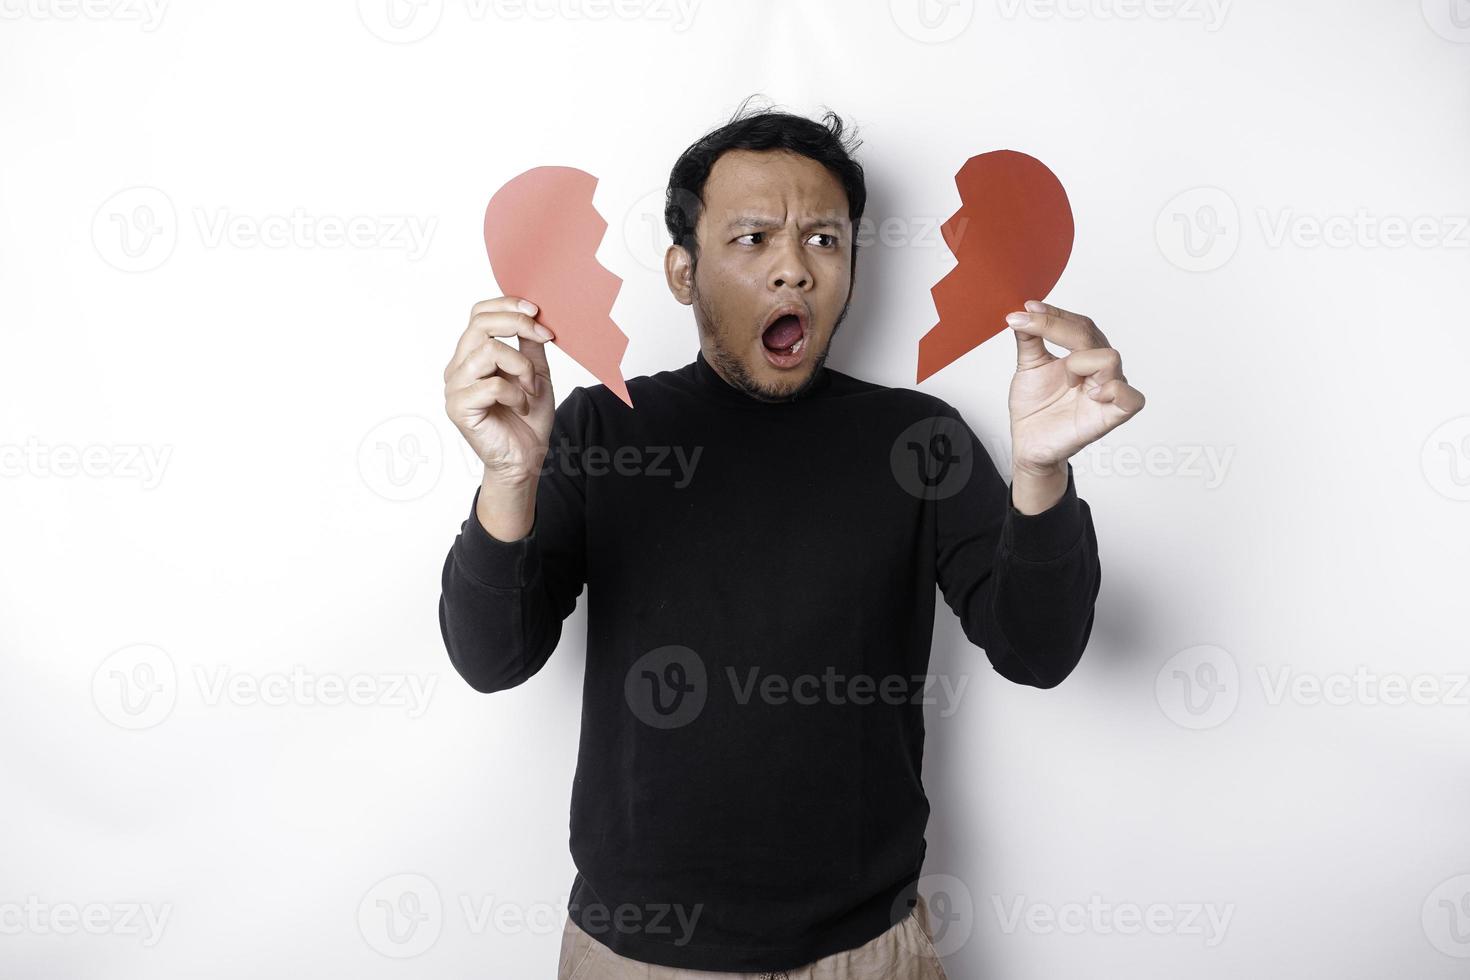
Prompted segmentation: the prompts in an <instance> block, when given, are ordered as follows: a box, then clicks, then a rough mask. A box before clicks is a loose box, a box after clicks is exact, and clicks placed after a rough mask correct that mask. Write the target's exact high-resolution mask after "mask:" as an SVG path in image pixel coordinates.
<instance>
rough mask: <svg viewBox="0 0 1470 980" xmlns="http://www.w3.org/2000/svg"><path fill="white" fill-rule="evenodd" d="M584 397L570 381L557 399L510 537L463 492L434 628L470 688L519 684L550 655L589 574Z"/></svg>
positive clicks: (497, 688) (493, 688) (486, 689)
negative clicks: (518, 529) (538, 465)
mask: <svg viewBox="0 0 1470 980" xmlns="http://www.w3.org/2000/svg"><path fill="white" fill-rule="evenodd" d="M589 409H590V404H589V403H588V399H587V396H586V391H585V390H584V389H582V388H580V387H579V388H575V389H573V390H572V393H571V394H570V395H568V396H567V397H566V398H565V399H564V400H563V401H562V403H561V405H559V406H557V409H556V416H555V420H554V421H553V423H552V431H551V437H550V440H549V445H548V451H547V455H546V460H545V462H544V463H543V465H542V469H541V475H540V477H539V479H538V482H537V485H536V513H535V516H534V518H533V520H532V523H531V529H530V530H529V531H528V532H527V533H526V535H525V537H523V538H520V539H519V540H516V541H501V540H500V539H498V538H495V537H493V536H492V535H491V534H490V533H489V532H488V531H486V530H485V527H484V525H482V524H481V523H480V518H479V516H478V515H476V513H475V505H476V504H477V503H478V502H479V499H480V489H479V487H476V488H475V494H474V497H473V498H472V499H471V501H470V514H469V518H468V519H467V520H466V521H464V522H463V523H462V524H461V525H460V531H459V535H458V537H456V538H455V540H454V544H453V545H452V546H451V547H450V549H449V555H448V556H447V557H446V558H445V561H444V571H443V575H442V577H441V591H440V595H439V632H440V634H441V635H442V636H443V638H444V646H445V648H446V649H447V650H448V651H449V660H450V662H451V663H452V664H453V665H454V668H455V670H457V671H459V674H460V676H461V677H463V678H464V679H465V681H467V682H468V683H469V685H470V686H471V687H473V688H474V689H475V690H477V691H481V692H484V693H490V692H492V691H503V690H505V689H507V688H511V687H515V686H516V685H518V684H522V683H524V682H525V681H526V680H528V679H529V678H531V677H532V676H534V675H535V674H536V672H537V671H539V670H540V669H541V668H542V667H543V666H544V665H545V664H546V661H547V660H548V659H549V658H550V656H551V653H552V651H553V650H555V649H556V645H557V642H558V641H559V640H560V639H561V625H562V621H563V620H564V619H566V617H567V616H569V615H570V614H571V612H572V610H573V609H574V608H575V607H576V604H577V597H578V596H579V595H581V593H582V587H583V585H584V584H585V581H586V559H585V555H586V550H585V540H586V524H585V521H586V506H585V504H586V485H585V482H584V481H585V477H584V476H583V474H582V473H581V468H580V467H577V466H573V465H570V464H569V463H568V460H572V459H577V458H580V457H579V456H577V455H574V454H573V452H574V447H575V448H576V449H577V451H579V449H580V447H581V445H582V440H583V439H584V438H585V434H586V432H587V426H586V421H587V411H588V410H589Z"/></svg>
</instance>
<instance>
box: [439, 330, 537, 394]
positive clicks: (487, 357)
mask: <svg viewBox="0 0 1470 980" xmlns="http://www.w3.org/2000/svg"><path fill="white" fill-rule="evenodd" d="M527 346H531V345H527ZM497 373H498V374H502V375H507V376H512V377H515V378H516V379H517V380H519V381H520V384H521V387H522V388H524V389H525V391H526V394H528V395H535V394H536V366H535V365H534V364H532V363H531V359H530V358H529V357H527V356H526V355H525V354H524V353H522V352H521V351H518V350H516V349H515V348H514V347H512V346H510V345H509V344H507V343H506V342H505V341H503V340H500V339H498V338H497V339H494V340H487V341H486V342H485V343H483V344H481V345H480V346H479V347H477V348H475V349H474V350H473V351H470V355H469V356H468V357H466V358H465V359H464V361H462V362H461V363H460V365H459V366H458V367H457V368H455V369H454V371H453V372H452V373H451V375H450V377H449V378H448V379H446V381H445V384H446V385H447V386H448V387H450V388H463V387H464V386H465V385H468V384H473V383H474V382H476V381H478V380H480V379H481V378H487V377H490V376H491V375H494V374H497Z"/></svg>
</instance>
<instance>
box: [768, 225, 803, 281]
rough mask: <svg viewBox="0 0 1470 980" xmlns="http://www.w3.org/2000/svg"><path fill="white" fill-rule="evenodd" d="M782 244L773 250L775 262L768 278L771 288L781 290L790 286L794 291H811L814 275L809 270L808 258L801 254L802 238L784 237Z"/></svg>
mask: <svg viewBox="0 0 1470 980" xmlns="http://www.w3.org/2000/svg"><path fill="white" fill-rule="evenodd" d="M780 242H781V244H780V245H778V246H777V247H776V248H774V249H772V251H771V254H772V255H773V256H774V260H773V262H772V263H771V272H770V275H769V277H768V280H769V284H770V287H771V288H772V289H779V288H781V287H783V286H790V287H792V288H794V289H809V288H811V284H812V273H811V270H810V269H808V268H807V265H806V261H805V259H806V257H805V256H804V255H803V254H802V252H801V236H800V235H797V236H795V237H792V236H790V235H783V236H782V237H781V239H780Z"/></svg>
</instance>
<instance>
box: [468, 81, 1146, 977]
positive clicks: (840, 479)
mask: <svg viewBox="0 0 1470 980" xmlns="http://www.w3.org/2000/svg"><path fill="white" fill-rule="evenodd" d="M851 149H852V147H849V146H848V141H844V139H843V124H842V121H841V120H840V119H839V118H837V117H836V116H835V115H834V114H832V113H828V114H827V116H826V117H824V121H823V123H817V122H815V121H812V120H809V119H803V118H801V117H799V116H794V115H789V114H786V113H781V112H770V111H766V112H759V113H755V114H747V113H745V112H744V107H742V109H741V111H739V112H737V113H736V115H735V117H734V118H733V119H732V120H731V122H729V123H728V124H727V125H725V126H723V127H721V128H719V129H717V130H715V131H714V132H712V133H710V134H708V135H707V136H705V137H703V138H702V139H701V140H699V141H697V142H696V143H695V144H694V145H692V146H691V147H690V148H689V149H688V150H686V151H685V153H684V154H683V155H682V156H681V157H680V159H679V161H678V163H677V164H676V165H675V167H674V169H673V172H672V174H671V176H670V182H669V198H668V202H669V203H668V208H667V211H666V215H665V217H666V223H667V224H668V227H669V232H670V234H671V236H672V239H673V244H672V245H671V246H670V247H669V249H668V252H667V255H666V258H665V273H666V278H667V281H668V285H669V289H670V291H671V292H672V293H673V294H674V297H675V298H676V299H678V301H679V302H680V303H683V304H685V305H688V306H692V307H693V309H694V319H695V323H696V326H697V327H698V331H699V351H698V353H697V355H696V357H695V359H694V361H693V362H691V363H689V364H686V365H685V366H684V367H682V368H679V369H677V370H672V371H662V372H659V373H657V374H654V375H652V376H641V377H637V378H634V379H631V380H630V381H629V382H628V388H629V391H630V393H631V395H632V399H633V404H634V406H636V407H635V408H633V409H629V408H628V407H627V406H626V405H624V404H623V403H622V402H621V401H620V400H619V399H618V398H617V397H616V396H614V395H613V394H612V393H611V392H609V391H608V390H607V388H606V387H605V386H603V385H597V386H595V387H588V388H580V387H579V388H576V389H574V390H573V391H572V393H571V394H570V395H569V396H568V397H567V398H566V400H565V401H563V402H562V404H561V405H560V406H557V405H556V403H555V401H554V398H553V394H552V387H551V377H550V373H549V371H548V368H547V360H546V354H545V351H544V348H543V344H544V342H545V341H546V340H547V339H550V331H548V330H547V329H546V328H545V327H544V326H543V325H541V324H538V323H537V322H536V320H535V319H534V317H535V314H536V308H535V306H534V305H533V304H531V303H528V302H526V301H525V299H524V298H521V297H500V298H497V299H492V300H487V301H485V302H482V303H478V304H476V305H475V307H474V308H473V310H472V313H471V317H470V323H469V326H468V328H467V329H466V331H465V333H464V335H463V336H462V337H461V338H460V341H459V344H458V348H457V349H456V351H455V354H454V357H453V358H452V360H451V361H450V363H449V365H448V367H447V368H446V369H445V372H444V378H445V400H446V409H447V411H448V413H449V416H450V417H451V418H452V419H453V420H454V422H455V424H456V426H458V428H459V429H460V431H461V432H462V433H463V435H464V437H465V438H466V439H467V440H468V441H469V443H470V445H471V446H472V447H474V449H475V451H476V453H477V454H478V456H479V457H480V458H481V459H482V460H483V461H484V464H485V469H484V477H483V479H482V481H481V484H480V487H479V489H478V490H477V491H476V495H475V500H474V503H473V505H472V512H471V514H470V516H469V519H468V520H466V521H465V522H464V524H463V525H462V528H461V532H460V534H459V536H458V538H457V539H456V540H455V542H454V545H453V547H452V548H451V550H450V553H449V555H448V558H447V560H446V562H445V566H444V574H443V593H442V596H441V600H440V606H439V613H440V626H441V630H442V632H443V636H444V641H445V644H446V646H447V648H448V651H449V656H450V659H451V661H452V662H453V664H454V666H455V668H456V669H457V670H458V671H459V672H460V674H461V675H462V676H463V677H464V678H465V680H466V681H468V682H469V683H470V685H471V686H473V687H474V688H475V689H477V690H479V691H485V692H491V691H502V690H505V689H507V688H511V687H514V686H516V685H517V684H520V683H522V682H524V681H525V680H527V679H528V678H530V677H531V676H532V675H534V674H535V673H536V672H537V671H538V670H539V669H540V668H541V666H542V665H543V664H544V663H545V662H546V660H547V658H548V657H549V656H550V655H551V652H552V651H553V650H554V649H555V647H556V645H557V642H558V640H559V638H560V635H561V624H562V621H563V619H564V618H565V617H566V616H567V615H568V614H570V613H571V611H572V609H573V608H574V607H575V604H576V599H577V596H579V595H580V594H581V591H582V588H583V586H584V585H585V586H586V587H587V591H588V598H587V602H588V610H587V663H586V676H585V682H584V687H583V708H582V729H581V742H580V749H579V755H578V762H577V773H576V779H575V783H574V786H573V792H572V813H571V851H572V856H573V858H574V861H575V863H576V866H577V872H578V873H577V876H576V879H575V881H574V883H573V886H572V891H571V898H570V902H569V913H570V914H569V917H568V920H567V923H566V930H565V933H564V935H563V942H562V953H561V967H560V972H559V977H560V978H561V980H567V978H569V977H576V978H578V980H581V978H592V977H596V978H605V977H614V978H616V977H635V976H636V977H650V978H673V977H676V976H677V977H684V976H706V975H710V974H711V973H713V974H714V975H721V976H732V975H733V976H752V977H753V976H757V975H762V976H773V977H774V976H790V977H806V978H813V980H815V978H819V977H831V978H837V977H849V978H859V977H861V978H868V977H873V978H876V977H884V978H887V980H893V978H899V980H902V978H920V977H924V978H930V977H943V976H944V972H943V968H942V966H941V965H940V962H939V958H938V956H937V955H936V953H935V948H934V945H933V943H932V942H931V941H930V935H929V924H928V921H927V918H926V916H925V912H924V908H923V902H922V898H921V897H920V896H919V895H918V894H917V880H918V878H919V875H920V872H921V868H922V864H923V859H924V851H925V846H926V845H925V841H924V828H925V825H926V822H927V819H928V814H929V806H928V802H927V800H926V798H925V795H924V790H923V786H922V784H921V781H920V767H921V763H922V757H923V738H924V731H923V706H922V705H923V701H924V699H926V698H927V697H930V696H932V693H933V692H932V690H930V689H929V685H927V684H926V683H925V677H924V675H925V673H926V671H927V666H928V659H929V649H930V642H931V638H932V631H933V620H934V605H935V603H934V595H935V587H936V585H937V586H938V587H939V589H940V591H941V592H942V593H943V595H944V598H945V600H946V602H947V603H948V605H949V606H950V607H951V608H952V609H953V610H954V611H955V612H956V613H957V614H958V615H959V617H960V620H961V623H962V625H963V628H964V630H965V633H966V635H967V636H968V637H969V639H970V640H971V641H972V642H973V643H975V644H976V645H977V646H979V647H982V648H983V649H984V651H985V654H986V656H987V657H988V659H989V660H990V662H991V663H992V665H993V666H994V668H995V669H996V670H997V671H998V672H999V673H1000V674H1001V675H1002V676H1004V677H1006V678H1007V679H1009V680H1011V681H1013V682H1016V683H1019V684H1027V685H1031V686H1035V687H1042V688H1047V687H1052V686H1054V685H1056V684H1058V683H1060V682H1061V681H1062V680H1063V679H1064V678H1065V677H1066V676H1067V675H1068V674H1069V673H1070V672H1071V671H1072V669H1073V668H1074V667H1075V665H1076V664H1077V662H1078V660H1079V658H1080V657H1081V655H1082V651H1083V649H1084V647H1085V646H1086V643H1087V638H1088V636H1089V635H1090V632H1091V629H1092V621H1093V604H1094V600H1095V598H1096V595H1097V592H1098V587H1099V582H1100V567H1099V562H1098V557H1097V539H1096V535H1095V533H1094V530H1093V525H1092V518H1091V513H1090V510H1089V508H1088V506H1087V504H1086V503H1085V501H1083V500H1082V499H1080V498H1079V497H1078V496H1077V493H1076V488H1075V485H1074V483H1073V480H1072V471H1071V466H1070V464H1069V463H1068V459H1069V458H1070V457H1071V456H1072V455H1073V454H1074V453H1076V452H1077V451H1078V450H1079V449H1081V448H1082V447H1083V446H1085V445H1087V444H1088V443H1090V442H1092V441H1094V440H1095V439H1097V438H1098V437H1099V436H1101V435H1102V434H1103V433H1105V432H1106V431H1108V430H1109V429H1111V428H1113V427H1115V426H1116V425H1118V424H1119V423H1121V422H1122V421H1124V420H1126V419H1127V418H1129V417H1131V416H1132V415H1133V414H1135V413H1137V412H1138V411H1139V410H1140V409H1141V408H1142V407H1143V403H1144V400H1143V396H1142V395H1141V394H1140V393H1139V392H1138V391H1137V390H1136V389H1134V388H1132V387H1131V386H1129V385H1128V383H1127V381H1126V379H1125V378H1124V376H1123V373H1122V370H1121V364H1120V360H1119V356H1118V352H1117V351H1115V350H1113V349H1112V348H1111V347H1109V346H1108V343H1107V339H1106V338H1105V337H1104V336H1103V335H1102V333H1101V332H1099V331H1098V330H1097V328H1096V327H1095V326H1094V325H1093V324H1092V322H1091V321H1090V320H1088V319H1086V318H1084V317H1081V316H1077V315H1075V314H1072V313H1068V312H1066V311H1063V310H1059V309H1056V308H1054V307H1050V306H1046V305H1044V304H1040V303H1029V302H1028V303H1027V304H1026V306H1027V310H1026V311H1017V313H1015V314H1013V315H1012V316H1011V317H1010V318H1009V322H1010V325H1011V327H1012V330H1013V332H1014V334H1015V337H1016V343H1017V350H1018V363H1017V371H1016V376H1015V379H1014V381H1013V382H1012V385H1011V392H1010V414H1011V439H1012V446H1013V453H1012V457H1013V464H1012V472H1011V482H1010V485H1009V487H1008V486H1007V484H1006V483H1005V481H1004V480H1003V479H1002V478H1001V475H1000V474H999V472H998V471H997V470H996V468H995V466H994V464H993V462H992V461H991V459H990V457H989V456H988V455H987V453H986V452H985V451H984V448H983V447H982V446H981V444H980V442H979V440H978V439H977V438H976V437H975V435H974V433H973V432H972V431H971V429H970V428H969V426H968V425H967V424H966V423H965V422H964V420H963V419H962V418H961V417H960V415H959V413H958V412H956V411H955V409H953V408H951V407H950V406H949V405H948V404H946V403H945V402H943V401H942V400H940V399H938V398H935V397H933V396H931V395H927V394H923V393H920V392H917V391H912V390H907V389H890V388H885V387H882V386H880V385H876V384H871V383H868V382H865V381H861V380H858V379H857V378H854V377H851V376H849V375H846V374H843V373H841V372H838V371H834V370H831V369H829V368H827V367H826V366H825V361H826V359H827V354H828V352H829V350H830V347H831V343H832V339H833V337H834V336H835V334H836V332H837V329H838V327H839V325H840V323H841V322H842V319H843V316H844V314H845V313H846V311H847V304H848V300H849V297H850V295H851V289H852V281H853V274H854V271H855V269H856V257H857V256H856V243H855V242H854V240H853V234H854V230H855V229H856V228H857V227H858V223H859V221H860V219H861V217H862V212H863V206H864V203H865V200H866V192H865V189H864V183H863V173H862V168H861V167H860V166H859V165H858V164H857V163H856V162H855V161H854V160H853V159H852V156H851ZM533 299H534V297H533ZM511 336H515V337H517V338H519V341H518V348H519V349H517V348H516V347H512V346H511V345H509V344H508V343H506V342H505V340H503V339H502V338H509V337H511ZM1043 338H1045V339H1047V340H1051V341H1053V342H1055V343H1057V344H1059V345H1061V346H1063V347H1066V348H1068V349H1069V350H1070V351H1071V353H1070V354H1069V355H1068V356H1066V357H1064V358H1060V359H1059V358H1056V357H1054V356H1053V355H1052V354H1051V353H1050V352H1048V351H1047V350H1046V347H1045V344H1044V343H1043ZM699 971H709V972H699Z"/></svg>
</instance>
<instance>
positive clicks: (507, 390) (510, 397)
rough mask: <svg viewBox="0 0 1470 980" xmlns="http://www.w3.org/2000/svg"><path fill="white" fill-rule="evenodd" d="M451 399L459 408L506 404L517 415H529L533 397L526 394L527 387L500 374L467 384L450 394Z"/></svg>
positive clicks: (491, 406) (484, 407)
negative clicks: (524, 387)
mask: <svg viewBox="0 0 1470 980" xmlns="http://www.w3.org/2000/svg"><path fill="white" fill-rule="evenodd" d="M449 401H450V404H451V405H452V406H453V407H454V408H457V409H471V408H473V409H490V408H493V407H494V406H496V405H504V406H506V407H507V408H510V409H512V410H513V411H514V412H515V413H516V414H517V415H528V414H530V411H531V399H530V398H528V397H527V396H526V392H525V389H523V388H522V387H521V386H520V385H518V384H516V383H515V382H513V381H511V380H510V379H509V378H505V377H501V376H500V375H498V374H497V375H496V376H495V377H493V378H481V379H480V380H479V381H476V382H474V383H473V384H468V385H465V386H464V387H463V388H460V389H459V390H458V391H456V392H454V394H452V395H450V396H449ZM451 414H453V411H452V410H451Z"/></svg>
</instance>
